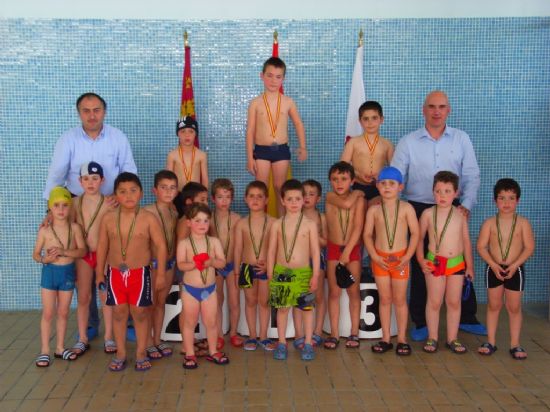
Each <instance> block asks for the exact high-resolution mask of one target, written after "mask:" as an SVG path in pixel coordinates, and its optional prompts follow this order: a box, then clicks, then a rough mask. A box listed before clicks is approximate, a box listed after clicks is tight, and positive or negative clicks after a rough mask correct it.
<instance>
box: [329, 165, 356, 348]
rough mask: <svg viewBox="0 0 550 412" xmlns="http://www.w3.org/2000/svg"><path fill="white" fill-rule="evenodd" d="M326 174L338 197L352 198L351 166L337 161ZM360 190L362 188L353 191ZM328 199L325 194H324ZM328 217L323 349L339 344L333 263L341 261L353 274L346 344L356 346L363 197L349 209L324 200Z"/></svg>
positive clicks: (349, 294)
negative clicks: (326, 335) (327, 329)
mask: <svg viewBox="0 0 550 412" xmlns="http://www.w3.org/2000/svg"><path fill="white" fill-rule="evenodd" d="M328 177H329V180H330V185H331V186H332V190H333V193H335V194H336V196H337V197H338V198H339V199H341V200H344V201H345V200H348V199H349V198H354V197H355V196H356V195H355V194H352V192H351V185H352V184H353V181H354V178H355V172H354V170H353V166H352V165H351V164H349V163H347V162H343V161H340V162H338V163H335V164H334V165H332V167H331V168H330V170H329V173H328ZM355 193H360V194H362V192H355ZM327 199H328V194H327ZM325 216H326V220H327V227H328V231H327V279H328V291H329V292H328V293H329V295H328V315H329V318H330V334H331V336H330V337H329V338H327V339H326V340H325V343H324V347H325V348H326V349H336V347H337V346H338V338H339V336H340V333H339V325H338V324H339V318H340V294H341V293H342V289H341V288H340V287H339V286H338V284H337V282H336V266H337V265H338V264H339V263H340V264H342V265H344V266H345V267H346V268H347V269H348V270H349V271H350V273H351V275H352V276H353V278H354V282H353V284H352V285H351V286H350V287H349V288H347V289H346V290H347V292H348V297H349V313H350V320H351V333H350V335H349V337H348V338H347V342H346V347H347V348H358V347H359V336H358V334H359V312H360V309H361V300H360V296H359V280H360V277H361V246H360V244H359V242H360V239H361V233H362V231H363V221H364V219H365V201H364V200H363V198H362V195H360V196H358V197H357V199H356V200H355V201H354V202H353V204H352V205H351V207H350V208H349V209H342V208H340V207H338V206H336V205H335V204H333V203H331V202H329V201H328V200H327V203H326V207H325Z"/></svg>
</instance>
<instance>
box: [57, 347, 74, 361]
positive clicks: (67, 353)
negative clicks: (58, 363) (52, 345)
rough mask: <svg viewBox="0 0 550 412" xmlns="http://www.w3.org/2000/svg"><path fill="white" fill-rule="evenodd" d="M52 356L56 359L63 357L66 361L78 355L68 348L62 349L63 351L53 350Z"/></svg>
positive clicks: (72, 359)
mask: <svg viewBox="0 0 550 412" xmlns="http://www.w3.org/2000/svg"><path fill="white" fill-rule="evenodd" d="M53 356H54V357H55V358H57V359H63V360H67V361H74V360H76V359H77V358H78V355H77V354H76V353H74V352H73V351H72V350H69V349H63V352H61V353H55V352H54V354H53Z"/></svg>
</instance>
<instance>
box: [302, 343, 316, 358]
mask: <svg viewBox="0 0 550 412" xmlns="http://www.w3.org/2000/svg"><path fill="white" fill-rule="evenodd" d="M301 358H302V360H303V361H310V360H313V359H315V351H314V350H313V346H311V345H310V344H309V343H306V344H305V345H304V349H302V355H301Z"/></svg>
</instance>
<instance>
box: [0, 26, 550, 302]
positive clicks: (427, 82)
mask: <svg viewBox="0 0 550 412" xmlns="http://www.w3.org/2000/svg"><path fill="white" fill-rule="evenodd" d="M549 22H550V19H549V18H486V19H479V18H472V19H388V20H356V19H346V20H315V21H313V20H311V21H309V20H298V21H295V20H243V21H215V20H212V21H167V20H162V21H153V20H32V19H7V20H6V19H4V20H0V32H1V33H2V36H0V89H1V90H2V104H1V106H0V132H1V135H2V139H1V140H0V310H14V309H28V308H39V307H40V294H39V292H38V289H39V278H40V268H39V265H37V264H36V263H34V262H33V261H32V259H31V254H32V248H33V244H34V238H35V235H36V230H37V227H38V224H39V222H40V221H41V220H42V217H43V214H44V208H45V207H44V206H45V202H44V201H43V200H42V199H41V193H42V190H43V186H44V182H45V178H46V174H47V168H48V166H49V162H50V159H51V154H52V151H53V146H54V144H55V142H56V140H57V138H58V137H59V136H60V135H61V133H62V132H63V131H64V130H66V129H68V128H70V127H72V126H74V125H76V124H78V117H77V114H76V111H75V108H74V101H75V100H76V98H77V97H78V96H79V95H80V94H81V93H82V92H84V91H90V90H93V91H95V92H97V93H99V94H100V95H102V96H103V97H104V98H105V99H106V101H107V102H108V115H107V122H108V123H110V124H112V125H114V126H116V127H119V128H121V129H122V130H124V131H125V132H126V134H127V135H128V137H129V139H130V143H131V145H132V147H133V151H134V155H135V158H136V162H137V165H138V169H139V174H140V176H141V177H142V180H143V183H144V185H145V187H146V188H147V189H146V192H147V194H146V196H145V200H144V203H148V202H151V201H152V196H151V195H150V191H149V188H150V187H151V185H152V178H153V174H154V173H155V172H156V171H157V170H159V169H161V168H163V167H164V164H165V159H166V154H167V153H168V151H169V150H170V149H171V148H172V147H173V146H175V145H176V144H177V139H176V136H175V135H174V123H175V121H176V119H177V117H178V114H179V96H180V91H181V89H180V88H181V76H182V70H183V47H182V43H183V39H182V34H183V30H188V31H189V35H190V41H191V46H192V53H193V56H192V71H193V82H194V92H195V99H196V108H197V116H198V121H199V124H200V128H201V135H200V141H201V145H202V147H203V148H204V149H205V150H206V151H207V152H208V156H209V172H210V177H211V179H212V180H213V179H214V178H217V177H222V176H224V177H229V178H231V179H232V180H233V181H234V183H235V185H236V189H237V197H236V201H235V209H236V210H237V211H238V212H244V203H243V201H242V197H243V191H244V186H245V185H246V183H247V182H248V181H250V180H251V176H250V175H248V174H247V173H246V172H245V155H244V136H245V130H246V111H247V106H248V102H249V101H250V99H251V98H253V97H254V96H256V95H257V94H259V93H260V92H261V90H262V84H261V82H260V79H259V72H260V70H261V66H262V63H263V61H264V60H265V59H266V58H267V57H268V56H269V55H270V54H271V41H272V33H273V30H274V29H277V30H278V31H279V40H280V56H281V57H282V58H283V59H284V60H285V61H286V63H287V65H288V72H287V76H286V80H285V92H286V93H287V94H288V95H290V96H291V97H293V98H294V99H295V101H296V103H297V105H298V108H299V111H300V113H301V115H302V118H303V121H304V124H305V127H306V133H307V138H308V147H309V152H310V157H309V160H308V161H307V162H306V163H303V164H298V163H293V172H294V175H295V176H296V177H297V178H299V179H305V178H316V179H318V180H319V181H321V182H322V184H323V186H324V189H325V190H328V187H329V186H328V179H327V177H326V172H327V170H328V167H329V166H330V164H331V163H332V162H334V161H336V160H337V159H338V158H339V155H340V150H341V147H342V141H343V135H344V128H345V119H346V110H347V98H348V93H349V87H350V82H351V72H352V69H353V63H354V57H355V47H356V43H357V33H358V31H359V29H360V28H362V29H363V30H364V32H365V61H364V81H365V87H366V94H367V97H368V98H369V99H375V100H378V101H379V102H380V103H381V104H382V105H383V107H384V112H385V123H384V125H383V127H382V133H383V135H384V136H387V137H388V138H389V139H390V140H391V141H393V142H394V143H397V141H398V140H399V138H400V137H401V136H403V135H404V134H406V133H408V132H410V131H412V130H414V129H416V128H418V127H419V126H420V125H421V124H422V120H423V119H422V115H421V105H422V101H423V98H424V96H425V95H426V93H427V92H428V91H430V90H432V89H435V88H441V89H444V90H446V91H447V92H448V94H449V96H450V98H451V105H452V110H453V112H452V114H451V117H450V120H449V123H450V124H451V125H453V126H455V127H459V128H461V129H464V130H466V131H467V132H468V133H469V134H470V136H471V137H472V140H473V144H474V147H475V150H476V153H477V156H478V161H479V164H480V168H481V173H482V184H481V189H480V193H479V199H478V200H479V201H478V205H477V207H476V208H475V210H474V213H473V215H472V219H471V231H472V235H473V237H474V239H475V238H476V237H477V231H478V230H479V227H480V225H481V222H482V221H483V220H484V219H485V218H487V217H488V216H490V215H491V214H493V213H494V212H495V209H494V206H493V202H492V186H493V184H494V182H495V181H496V180H497V179H498V178H500V177H505V176H510V177H514V178H516V179H517V180H518V181H519V182H520V184H521V186H522V190H523V195H522V199H521V204H520V207H519V210H520V213H523V214H524V215H526V216H527V217H528V218H529V219H530V220H531V222H532V224H533V227H534V228H535V234H536V238H537V249H536V253H535V256H534V257H533V258H532V259H531V260H530V261H529V262H528V264H527V272H528V274H527V276H528V277H527V286H526V290H525V301H527V302H548V295H549V290H548V285H549V281H548V274H547V265H546V263H545V262H543V258H544V255H545V252H546V251H548V250H549V249H550V238H549V234H550V223H549V221H548V219H547V217H548V215H549V211H550V210H549V209H550V208H549V206H548V202H547V200H546V194H547V192H548V187H550V186H549V183H550V182H549V179H550V173H549V172H550V149H549V145H548V137H549V133H548V130H549V129H550V128H549V116H548V107H550V87H549V86H550V69H549V66H548V62H549V61H550V49H549V48H548V44H549V43H550V24H549ZM291 139H294V140H293V142H292V146H293V147H294V148H295V147H296V140H295V133H294V132H293V131H292V132H291ZM476 267H477V269H478V270H477V274H478V276H477V279H476V286H477V289H478V299H479V300H480V301H485V299H486V293H485V291H484V290H483V289H484V287H483V279H482V267H483V266H482V263H481V260H480V259H479V258H476Z"/></svg>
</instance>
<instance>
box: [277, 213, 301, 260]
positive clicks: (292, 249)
mask: <svg viewBox="0 0 550 412" xmlns="http://www.w3.org/2000/svg"><path fill="white" fill-rule="evenodd" d="M303 217H304V214H303V213H300V217H299V218H298V223H297V224H296V229H295V230H294V238H293V239H292V244H291V245H290V251H288V250H287V243H286V233H285V219H286V215H284V216H283V220H282V222H281V232H282V234H283V249H284V252H285V260H286V263H288V262H290V259H291V258H292V252H294V246H296V238H297V237H298V230H300V225H301V224H302V218H303Z"/></svg>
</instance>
